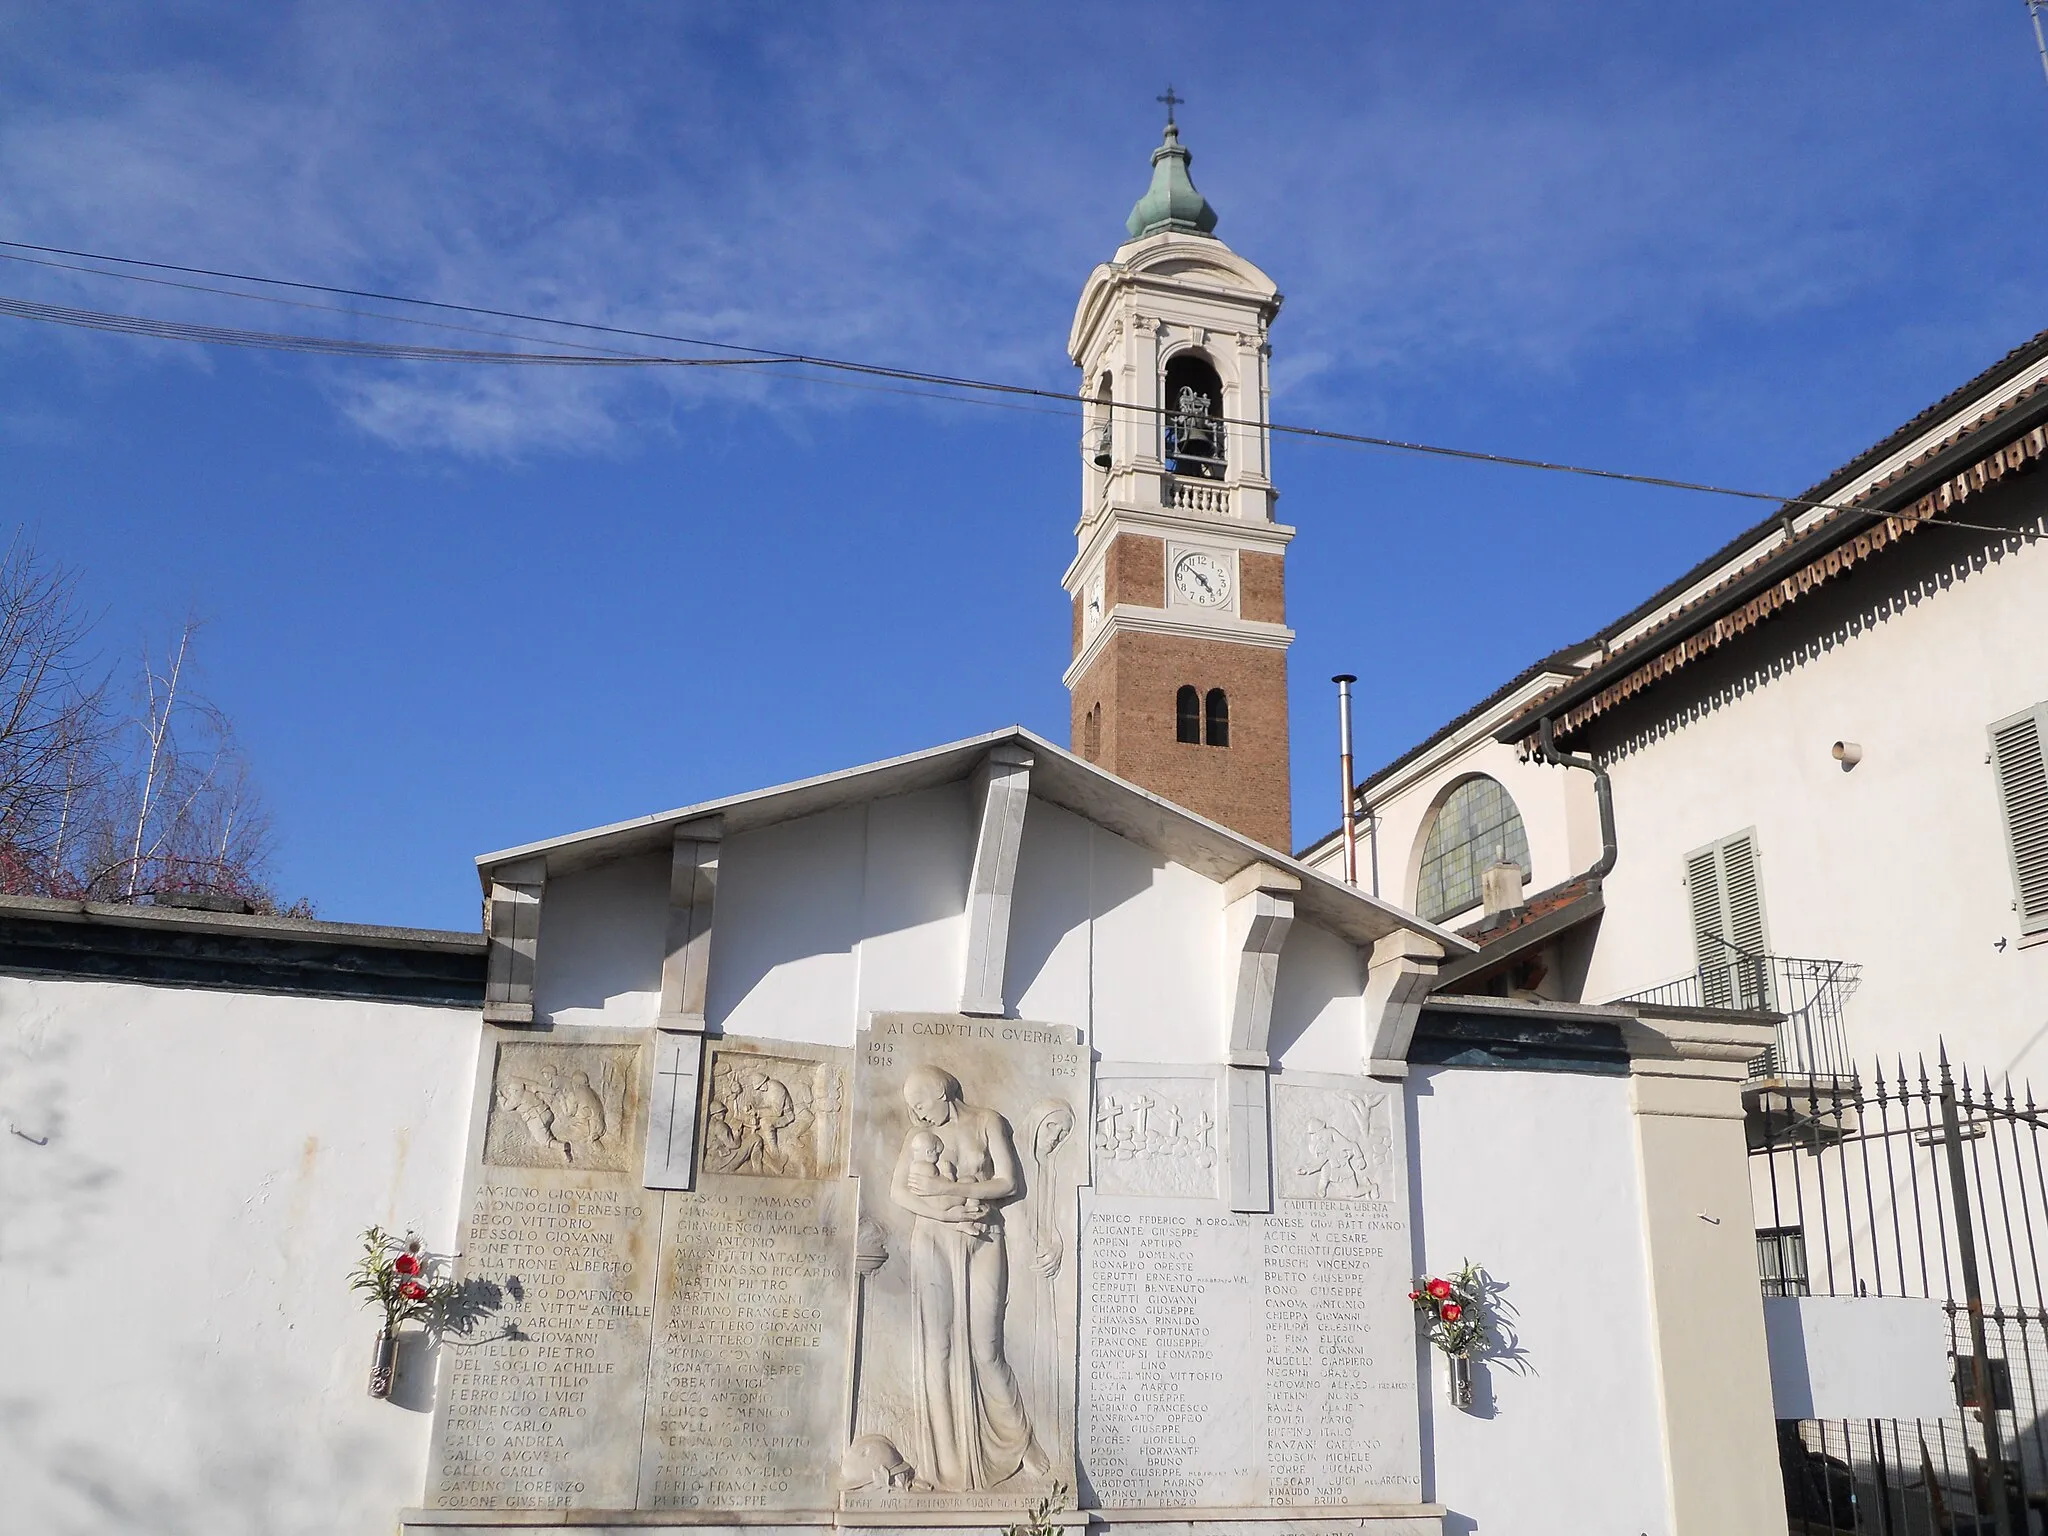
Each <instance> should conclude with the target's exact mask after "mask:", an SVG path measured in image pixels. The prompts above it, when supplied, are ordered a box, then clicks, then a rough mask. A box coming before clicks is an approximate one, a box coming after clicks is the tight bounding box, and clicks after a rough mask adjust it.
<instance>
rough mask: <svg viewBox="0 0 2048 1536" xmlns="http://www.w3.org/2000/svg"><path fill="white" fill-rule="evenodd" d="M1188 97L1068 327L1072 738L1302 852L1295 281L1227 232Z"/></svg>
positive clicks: (1107, 760)
mask: <svg viewBox="0 0 2048 1536" xmlns="http://www.w3.org/2000/svg"><path fill="white" fill-rule="evenodd" d="M1171 94H1172V93H1171V92H1170V91H1169V92H1168V95H1169V96H1171ZM1173 106H1174V102H1172V101H1168V103H1167V121H1166V133H1165V138H1164V141H1163V142H1162V143H1161V144H1160V146H1159V147H1158V148H1157V149H1155V150H1154V151H1153V152H1152V185H1151V187H1150V189H1149V190H1147V192H1146V193H1145V195H1144V196H1143V197H1142V198H1140V199H1139V200H1138V204H1137V206H1136V207H1135V208H1133V209H1132V210H1131V216H1130V218H1129V220H1128V221H1126V228H1127V229H1128V230H1129V231H1130V239H1129V240H1128V241H1126V242H1125V243H1124V244H1123V245H1121V246H1119V247H1118V248H1117V251H1116V254H1115V255H1114V256H1113V257H1111V259H1110V260H1109V261H1107V262H1105V263H1104V264H1103V265H1101V266H1099V267H1097V268H1096V269H1095V270H1094V272H1093V273H1091V274H1090V275H1089V278H1088V283H1087V286H1086V287H1085V288H1083V289H1082V291H1081V303H1080V307H1079V308H1078V309H1077V310H1076V311H1075V314H1074V327H1073V331H1072V333H1071V334H1070V335H1069V336H1068V338H1067V353H1068V355H1069V356H1070V357H1071V358H1072V359H1073V360H1074V362H1075V364H1076V365H1077V366H1078V367H1079V368H1080V370H1081V379H1082V384H1081V389H1082V395H1083V398H1084V399H1085V401H1086V416H1085V422H1086V424H1085V427H1084V429H1083V433H1082V439H1081V458H1082V470H1081V520H1080V525H1079V527H1078V528H1077V529H1076V533H1077V535H1078V538H1079V544H1080V548H1079V552H1078V553H1077V554H1076V555H1075V557H1074V563H1073V564H1072V565H1070V566H1069V567H1068V568H1067V573H1066V576H1065V578H1064V584H1065V586H1066V589H1067V592H1068V593H1069V595H1070V596H1071V597H1072V598H1073V601H1074V658H1073V662H1072V664H1071V665H1070V666H1068V668H1067V672H1066V684H1067V689H1068V692H1069V694H1070V695H1071V696H1072V703H1073V745H1074V750H1075V751H1076V752H1078V753H1080V754H1081V755H1082V756H1083V757H1086V758H1087V759H1089V760H1090V761H1091V762H1095V763H1099V764H1101V765H1102V766H1103V767H1105V768H1107V769H1108V770H1109V771H1110V772H1112V773H1114V774H1116V775H1118V776H1119V777H1121V778H1125V779H1129V780H1130V781H1131V782H1132V783H1134V784H1138V785H1140V786H1142V787H1143V788H1145V789H1149V790H1151V791H1152V792H1153V793H1154V794H1157V795H1161V796H1163V797H1165V798H1166V799H1168V800H1172V801H1174V802H1176V803H1177V804H1180V805H1184V806H1186V807H1187V808H1188V809H1189V810H1192V811H1196V812H1199V813H1200V814H1201V815H1204V816H1207V817H1209V818H1210V819H1211V820H1213V821H1219V822H1221V823H1223V824H1224V825H1225V826H1227V827H1230V828H1232V829H1233V830H1235V831H1238V832H1242V833H1244V834H1245V835H1246V836H1248V837H1252V838H1255V839H1257V840H1258V841H1259V842H1262V843H1264V844H1266V845H1267V846H1268V847H1270V848H1275V849H1278V850H1280V851H1282V852H1286V851H1288V850H1289V848H1290V837H1289V831H1290V815H1289V790H1290V781H1289V777H1288V760H1287V758H1288V753H1287V647H1288V646H1289V645H1290V644H1291V643H1292V641H1293V639H1294V632H1293V631H1292V630H1290V629H1289V628H1288V627H1287V623H1286V604H1285V600H1284V582H1283V566H1284V561H1285V557H1286V551H1287V544H1288V541H1289V540H1290V539H1292V538H1293V537H1294V530H1293V529H1292V528H1288V527H1285V526H1283V525H1282V524H1280V523H1277V522H1275V521H1274V520H1273V503H1274V500H1275V497H1276V494H1277V493H1276V492H1275V491H1274V489H1273V483H1272V480H1271V479H1270V477H1269V471H1270V468H1271V447H1272V444H1271V440H1270V434H1269V433H1268V431H1267V427H1266V423H1267V420H1268V416H1267V396H1268V393H1269V382H1268V376H1267V362H1268V359H1269V356H1270V351H1271V349H1270V348H1269V347H1268V345H1267V342H1266V334H1267V328H1268V326H1269V325H1270V324H1271V323H1272V320H1273V316H1274V315H1275V314H1277V313H1278V312H1279V309H1280V294H1279V291H1278V290H1277V289H1276V288H1275V287H1274V286H1273V280H1272V279H1271V278H1269V277H1267V276H1266V274H1265V273H1263V272H1261V271H1260V270H1259V269H1258V268H1257V267H1255V266H1253V265H1252V264H1251V263H1250V262H1248V261H1246V260H1245V259H1244V258H1243V257H1242V256H1239V255H1238V254H1237V253H1236V252H1234V251H1232V250H1231V249H1230V247H1228V246H1227V245H1225V244H1224V243H1223V242H1222V241H1220V240H1218V239H1217V238H1216V237H1215V235H1214V233H1212V231H1214V229H1215V228H1216V212H1215V210H1214V209H1212V208H1211V207H1210V206H1209V203H1208V200H1207V199H1206V198H1204V197H1203V196H1202V194H1201V193H1199V192H1197V191H1196V190H1195V185H1194V183H1193V181H1191V180H1190V179H1189V176H1188V164H1189V160H1190V156H1189V154H1188V151H1187V150H1186V149H1185V148H1183V147H1182V145H1181V142H1180V130H1179V128H1178V127H1177V126H1176V125H1175V123H1174V121H1173V116H1172V112H1173Z"/></svg>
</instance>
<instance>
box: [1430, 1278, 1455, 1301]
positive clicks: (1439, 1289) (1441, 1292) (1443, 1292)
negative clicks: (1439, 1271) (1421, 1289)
mask: <svg viewBox="0 0 2048 1536" xmlns="http://www.w3.org/2000/svg"><path fill="white" fill-rule="evenodd" d="M1429 1294H1430V1295H1432V1296H1434V1297H1435V1298H1436V1299H1437V1300H1438V1301H1442V1300H1443V1299H1444V1298H1445V1297H1447V1296H1449V1295H1450V1294H1451V1282H1450V1281H1448V1280H1432V1281H1430V1282H1429Z"/></svg>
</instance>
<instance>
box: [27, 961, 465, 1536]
mask: <svg viewBox="0 0 2048 1536" xmlns="http://www.w3.org/2000/svg"><path fill="white" fill-rule="evenodd" d="M480 1032H481V1024H480V1020H479V1017H478V1015H477V1014H476V1013H473V1012H465V1011H461V1010H455V1009H441V1008H419V1007H406V1006H394V1005H386V1004H375V1003H356V1002H331V1001H320V1000H309V999H281V998H263V997H249V996H242V995H238V994H234V993H222V992H201V991H193V990H185V989H180V988H157V987H142V986H131V985H123V984H113V983H100V982H71V981H29V980H20V979H12V978H0V1122H4V1126H5V1127H7V1128H13V1129H18V1130H19V1131H20V1132H21V1133H22V1134H19V1135H15V1134H0V1362H4V1363H0V1516H4V1517H0V1527H4V1528H6V1529H8V1530H10V1531H13V1530H19V1531H31V1530H33V1531H38V1532H44V1533H48V1536H69V1533H73V1532H92V1533H95V1536H101V1533H108V1532H113V1531H147V1532H149V1533H151V1536H300V1533H304V1536H383V1533H385V1532H388V1531H389V1530H390V1529H391V1521H392V1518H393V1514H394V1512H395V1511H396V1510H398V1509H399V1508H401V1507H405V1506H409V1505H413V1504H416V1503H417V1502H418V1501H419V1497H420V1489H421V1486H422V1479H423V1478H424V1475H425V1467H426V1453H427V1431H428V1417H427V1414H426V1413H424V1412H420V1411H409V1410H408V1409H407V1408H405V1407H401V1406H398V1405H397V1404H396V1403H394V1402H376V1401H373V1400H372V1399H371V1398H370V1397H369V1396H368V1395H367V1394H366V1393H365V1392H364V1382H365V1380H366V1379H367V1376H368V1372H369V1363H370V1350H371V1344H372V1341H373V1339H374V1337H375V1334H376V1330H377V1325H376V1323H375V1322H374V1321H373V1320H372V1317H371V1314H370V1313H368V1312H367V1311H364V1310H363V1309H362V1308H361V1307H359V1306H358V1305H357V1297H356V1296H355V1295H354V1293H352V1292H351V1291H350V1290H349V1289H348V1286H347V1281H348V1271H349V1269H350V1267H351V1265H352V1264H353V1263H354V1261H355V1259H356V1257H357V1255H358V1254H359V1252H360V1242H359V1235H360V1233H361V1232H362V1230H363V1229H364V1228H365V1227H367V1226H369V1225H370V1224H371V1223H373V1222H375V1223H378V1224H381V1225H383V1226H385V1227H387V1228H395V1229H404V1228H406V1227H408V1226H414V1227H416V1228H417V1230H418V1231H419V1233H420V1235H421V1236H422V1237H423V1238H425V1239H426V1240H427V1242H428V1244H429V1246H430V1247H438V1248H443V1249H445V1248H446V1247H447V1246H449V1244H450V1243H451V1241H452V1238H453V1236H454V1232H455V1221H456V1206H457V1201H458V1197H459V1190H460V1182H461V1159H462V1150H463V1142H464V1137H465V1135H466V1133H467V1131H468V1120H469V1098H470V1090H471V1085H472V1083H473V1081H474V1076H475V1070H476V1052H477V1042H478V1038H479V1035H480ZM28 1136H33V1137H36V1138H40V1139H43V1144H41V1145H38V1144H37V1143H36V1142H34V1141H30V1140H27V1139H24V1138H25V1137H28Z"/></svg>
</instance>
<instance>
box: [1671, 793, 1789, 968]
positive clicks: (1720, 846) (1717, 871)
mask: <svg viewBox="0 0 2048 1536" xmlns="http://www.w3.org/2000/svg"><path fill="white" fill-rule="evenodd" d="M1685 882H1686V887H1687V890H1688V892H1689V894H1690V896H1691V898H1692V942H1693V953H1694V955H1695V956H1696V957H1697V960H1698V963H1699V974H1700V993H1701V1001H1703V1002H1704V1003H1705V1004H1706V1005H1707V1006H1708V1007H1709V1008H1769V1007H1771V1006H1772V1001H1771V996H1770V994H1771V984H1770V970H1769V967H1768V966H1767V965H1766V964H1764V963H1763V961H1762V959H1761V957H1762V956H1765V955H1768V954H1769V953H1770V947H1771V944H1770V935H1769V933H1768V931H1767V930H1766V928H1765V926H1764V896H1763V887H1762V884H1761V882H1760V881H1759V880H1758V878H1757V858H1756V831H1755V829H1754V828H1749V829H1745V830H1744V831H1741V832H1737V833H1735V834H1734V835H1733V836H1730V837H1724V838H1722V839H1720V841H1718V842H1713V843H1709V844H1707V846H1706V847H1704V848H1696V849H1694V850H1693V851H1692V852H1691V853H1689V854H1687V855H1686V857H1685ZM1745 957H1757V958H1745Z"/></svg>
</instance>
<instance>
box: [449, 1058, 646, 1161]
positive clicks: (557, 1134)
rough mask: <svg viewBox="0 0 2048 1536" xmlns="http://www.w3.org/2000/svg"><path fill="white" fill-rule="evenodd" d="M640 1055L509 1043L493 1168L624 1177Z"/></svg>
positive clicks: (496, 1083) (495, 1089) (490, 1129)
mask: <svg viewBox="0 0 2048 1536" xmlns="http://www.w3.org/2000/svg"><path fill="white" fill-rule="evenodd" d="M638 1049H639V1048H638V1047H637V1046H631V1045H584V1044H577V1045H567V1044H558V1043H555V1042H553V1041H548V1042H541V1041H520V1042H513V1041H504V1042H502V1043H500V1045H499V1047H498V1060H497V1073H496V1076H495V1078H494V1080H493V1083H492V1093H491V1111H490V1118H489V1121H488V1123H487V1125H486V1127H485V1130H484V1156H483V1160H484V1161H485V1162H486V1163H489V1164H493V1165H495V1166H497V1167H501V1168H588V1169H593V1170H601V1171H603V1172H606V1173H624V1172H625V1171H626V1166H627V1159H628V1157H629V1155H630V1153H631V1152H632V1151H633V1150H634V1149H633V1148H632V1147H631V1146H630V1145H629V1140H630V1139H629V1138H628V1136H627V1135H626V1099H627V1096H628V1092H629V1085H630V1084H633V1083H636V1082H637V1081H638V1073H637V1067H636V1063H637V1061H638Z"/></svg>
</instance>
